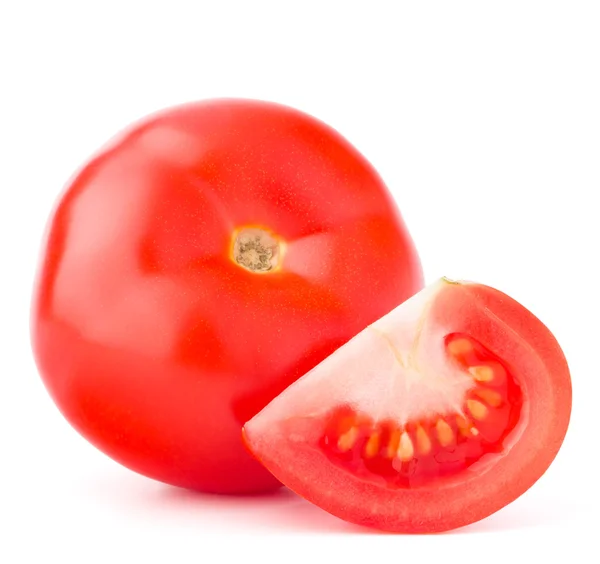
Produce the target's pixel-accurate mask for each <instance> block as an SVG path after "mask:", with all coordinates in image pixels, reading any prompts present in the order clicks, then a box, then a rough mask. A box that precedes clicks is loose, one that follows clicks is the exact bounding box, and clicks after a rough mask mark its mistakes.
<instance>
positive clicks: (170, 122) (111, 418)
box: [32, 100, 422, 492]
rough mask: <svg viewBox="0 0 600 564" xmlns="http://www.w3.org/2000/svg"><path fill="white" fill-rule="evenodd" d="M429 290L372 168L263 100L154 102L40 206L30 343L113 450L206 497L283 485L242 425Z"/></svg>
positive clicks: (302, 119)
mask: <svg viewBox="0 0 600 564" xmlns="http://www.w3.org/2000/svg"><path fill="white" fill-rule="evenodd" d="M421 286H422V273H421V268H420V264H419V260H418V257H417V255H416V252H415V249H414V247H413V243H412V241H411V239H410V237H409V235H408V233H407V231H406V229H405V227H404V224H403V222H402V220H401V218H400V215H399V213H398V210H397V208H396V206H395V205H394V202H393V201H392V198H391V197H390V195H389V193H388V191H387V190H386V188H385V186H384V184H383V182H382V180H381V179H380V177H379V176H378V175H377V173H376V172H375V171H374V169H373V168H372V166H371V165H370V164H369V163H368V162H367V161H366V160H365V158H364V157H362V156H361V155H360V154H359V153H358V152H357V151H356V149H354V148H353V147H352V146H351V145H350V144H349V143H348V142H347V141H346V140H345V139H344V138H342V137H341V136H340V135H339V134H338V133H337V132H335V131H334V130H333V129H331V128H330V127H328V126H326V125H324V124H323V123H321V122H319V121H317V120H315V119H313V118H311V117H310V116H308V115H306V114H303V113H301V112H298V111H296V110H293V109H290V108H287V107H284V106H279V105H275V104H270V103H265V102H258V101H249V100H213V101H205V102H201V103H194V104H189V105H185V106H181V107H177V108H174V109H170V110H167V111H164V112H162V113H160V114H158V115H155V116H152V117H150V118H148V119H146V120H144V121H142V122H141V123H139V124H136V125H135V126H134V127H132V128H130V129H129V130H127V131H126V132H125V133H123V134H121V135H120V136H119V137H118V138H117V139H116V140H113V141H112V142H111V143H110V144H109V145H108V146H106V147H105V148H104V149H103V150H102V151H101V152H100V153H99V154H98V155H97V156H95V157H94V158H93V159H92V160H91V161H90V162H89V163H88V164H87V165H85V166H84V167H83V169H82V170H80V171H79V173H78V174H77V175H76V177H75V178H74V179H73V180H72V182H71V183H70V185H69V186H68V189H67V190H66V191H65V193H64V194H63V196H62V198H61V200H60V202H59V204H58V206H57V208H56V210H55V211H54V214H53V216H52V218H51V221H50V224H49V229H48V232H47V238H46V241H45V243H44V249H43V255H42V262H41V267H40V271H39V275H38V280H37V283H36V288H35V293H34V302H33V311H32V338H33V348H34V351H35V356H36V360H37V363H38V366H39V369H40V372H41V374H42V377H43V380H44V382H45V385H46V386H47V388H48V390H49V392H50V394H51V395H52V397H53V398H54V401H55V402H56V404H57V405H58V407H59V409H60V410H61V411H62V413H63V414H64V416H65V417H66V418H67V419H68V420H69V421H70V423H71V424H72V425H73V426H74V427H75V428H76V429H77V430H78V431H79V432H80V433H81V434H82V435H83V436H85V437H86V438H87V439H89V440H90V441H91V442H92V443H93V444H94V445H96V446H97V447H98V448H99V449H101V450H102V451H104V452H105V453H106V454H108V455H109V456H111V457H112V458H114V459H115V460H117V461H119V462H120V463H122V464H124V465H125V466H127V467H129V468H131V469H132V470H135V471H137V472H140V473H141V474H144V475H146V476H149V477H152V478H155V479H157V480H161V481H163V482H167V483H170V484H174V485H178V486H184V487H189V488H195V489H199V490H204V491H212V492H249V491H258V490H266V489H269V488H274V487H277V486H278V485H279V482H278V481H277V480H276V479H275V478H274V477H273V476H271V475H270V474H269V473H268V472H267V471H266V470H265V469H264V468H263V467H261V466H260V464H259V463H258V462H256V461H254V460H253V459H252V458H251V456H250V455H249V454H248V453H247V452H246V451H245V449H244V447H243V444H242V440H241V427H242V425H243V423H244V422H245V421H247V420H248V419H250V418H251V417H252V416H253V415H255V414H256V413H257V412H258V411H259V410H260V409H262V408H263V407H264V406H265V405H266V404H267V403H268V402H269V401H270V400H272V399H273V398H274V397H275V396H276V395H277V394H279V393H280V392H281V391H282V390H283V389H284V388H286V387H287V386H288V385H289V384H291V383H292V382H294V381H295V380H296V379H297V378H299V377H300V376H302V375H303V374H304V373H306V372H307V371H308V370H310V369H311V368H313V367H314V366H315V365H316V364H317V363H319V362H320V361H321V360H323V359H324V358H325V357H326V356H328V355H329V354H331V353H332V352H333V351H334V350H335V349H337V348H338V347H339V346H340V345H342V344H343V343H345V342H346V341H348V339H350V338H351V337H352V336H354V335H355V334H356V333H358V332H359V331H360V330H362V329H363V328H364V327H365V326H366V325H368V324H369V323H371V322H373V321H375V320H376V319H377V318H379V317H381V316H382V315H383V314H385V313H386V312H388V311H389V310H391V309H392V308H394V307H395V306H397V305H398V304H399V303H400V302H402V301H404V300H405V299H407V298H408V297H409V296H411V295H412V294H414V293H415V292H416V291H418V290H419V289H420V288H421Z"/></svg>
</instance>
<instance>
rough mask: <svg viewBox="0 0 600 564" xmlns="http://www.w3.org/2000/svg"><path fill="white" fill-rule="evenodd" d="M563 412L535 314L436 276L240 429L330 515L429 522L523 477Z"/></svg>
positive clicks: (450, 519) (565, 385)
mask: <svg viewBox="0 0 600 564" xmlns="http://www.w3.org/2000/svg"><path fill="white" fill-rule="evenodd" d="M570 413H571V380H570V375H569V369H568V367H567V363H566V360H565V358H564V355H563V353H562V351H561V349H560V346H559V345H558V343H557V342H556V340H555V338H554V337H553V336H552V334H551V333H550V331H549V330H548V329H547V328H546V327H545V326H544V325H543V324H542V322H541V321H539V319H537V318H536V317H535V316H534V315H533V314H532V313H530V312H529V311H528V310H527V309H525V308H524V307H523V306H521V305H520V304H519V303H517V302H516V301H515V300H513V299H512V298H510V297H508V296H507V295H505V294H503V293H501V292H499V291H498V290H495V289H493V288H490V287H488V286H483V285H480V284H474V283H458V282H451V281H449V280H446V279H442V280H440V281H438V282H437V283H435V284H433V285H431V286H429V287H427V288H426V289H425V290H423V291H421V292H420V293H419V294H417V295H416V296H414V297H413V298H411V299H410V300H408V301H407V302H405V303H404V304H402V305H400V306H399V307H397V308H396V309H394V310H393V311H392V312H390V313H389V314H387V315H386V316H384V317H383V318H381V319H379V320H378V321H376V322H375V323H373V324H372V325H370V326H369V327H367V328H366V329H365V330H363V331H362V332H361V333H359V334H358V335H357V336H356V337H354V338H353V339H352V340H351V341H349V342H348V343H346V344H345V345H344V346H342V347H341V348H340V349H338V350H337V351H336V352H335V353H333V354H332V355H331V356H329V357H328V358H327V359H325V360H324V361H323V362H321V363H320V364H319V365H318V366H316V367H315V368H314V369H313V370H311V371H310V372H309V373H308V374H306V375H305V376H304V377H302V378H301V379H300V380H298V381H297V382H296V383H294V384H292V385H291V386H290V387H289V388H288V389H287V390H286V391H285V392H284V393H283V394H281V395H280V396H279V397H278V398H276V399H275V400H273V401H272V402H271V403H270V404H269V405H268V406H267V407H266V408H265V409H263V410H262V411H261V412H260V413H259V414H258V415H256V416H255V417H254V418H253V419H251V420H250V421H249V422H248V423H247V424H246V425H245V427H244V438H245V442H246V444H247V446H248V447H249V449H250V450H251V451H252V452H253V453H254V455H255V456H256V457H257V458H258V459H259V460H260V461H261V462H262V463H263V464H264V465H265V466H266V467H267V468H268V469H269V470H270V471H271V472H272V473H273V474H274V475H275V476H276V477H277V478H278V479H279V480H281V481H282V482H283V483H284V484H286V485H287V486H288V487H289V488H291V489H292V490H294V491H296V492H297V493H298V494H300V495H301V496H303V497H305V498H306V499H308V500H309V501H312V502H313V503H315V504H317V505H318V506H320V507H322V508H323V509H325V510H326V511H329V512H330V513H332V514H333V515H336V516H338V517H340V518H342V519H345V520H347V521H350V522H352V523H357V524H361V525H367V526H372V527H376V528H379V529H383V530H389V531H398V532H437V531H444V530H449V529H453V528H456V527H460V526H463V525H467V524H469V523H472V522H474V521H477V520H479V519H482V518H484V517H486V516H488V515H490V514H491V513H494V512H495V511H497V510H499V509H501V508H502V507H504V506H505V505H507V504H508V503H510V502H511V501H513V500H514V499H516V498H517V497H518V496H520V495H521V494H522V493H524V492H525V491H526V490H527V489H528V488H529V487H531V486H532V485H533V484H534V482H535V481H536V480H538V478H540V477H541V476H542V474H543V473H544V472H545V470H546V469H547V468H548V466H549V465H550V463H551V462H552V460H553V459H554V457H555V456H556V454H557V452H558V450H559V448H560V446H561V444H562V441H563V439H564V436H565V433H566V431H567V427H568V423H569V417H570Z"/></svg>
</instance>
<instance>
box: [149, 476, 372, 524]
mask: <svg viewBox="0 0 600 564" xmlns="http://www.w3.org/2000/svg"><path fill="white" fill-rule="evenodd" d="M153 502H154V503H156V504H158V505H160V506H165V507H168V508H169V509H182V510H184V511H192V512H195V511H198V512H200V513H206V512H211V513H212V512H215V514H218V515H219V518H220V519H222V520H228V521H234V522H238V523H239V525H240V526H243V525H244V524H248V523H251V524H252V527H253V528H255V529H256V528H260V529H264V530H272V531H274V532H275V531H282V532H286V533H290V532H298V533H306V532H311V533H323V534H328V533H337V534H340V533H345V534H378V531H374V530H371V529H368V528H366V527H360V526H358V525H353V524H351V523H346V522H345V521H342V520H341V519H338V518H336V517H334V516H332V515H330V514H329V513H327V512H325V511H323V510H322V509H319V508H318V507H317V506H315V505H313V504H311V503H309V502H308V501H306V500H304V499H302V498H301V497H299V496H297V495H296V494H295V493H293V492H292V491H290V490H289V489H287V488H280V489H278V490H275V491H273V492H268V493H259V494H244V495H219V494H208V493H201V492H195V491H192V490H186V489H182V488H174V487H169V486H164V487H162V488H161V489H159V490H157V491H156V495H155V497H154V500H153Z"/></svg>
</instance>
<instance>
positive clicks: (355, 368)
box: [269, 281, 474, 425]
mask: <svg viewBox="0 0 600 564" xmlns="http://www.w3.org/2000/svg"><path fill="white" fill-rule="evenodd" d="M445 284H447V282H444V281H439V282H437V283H436V284H433V285H431V286H429V287H427V288H426V289H425V290H423V291H421V292H419V293H418V294H417V295H415V296H414V297H412V298H411V299H410V300H408V301H407V302H405V303H404V304H402V305H400V306H399V307H397V308H396V309H394V310H393V311H392V312H390V313H389V314H388V315H386V316H385V317H383V318H381V319H380V320H378V321H377V322H375V323H374V324H373V325H371V326H369V327H367V328H366V329H365V330H364V331H362V332H361V333H359V334H358V335H357V336H356V337H354V338H353V339H352V340H351V341H349V342H348V343H347V344H346V345H344V346H343V347H341V348H340V349H338V350H337V351H336V352H335V353H333V354H332V355H331V356H330V357H328V358H327V359H325V360H324V361H323V362H322V363H321V364H319V365H318V366H316V367H315V368H314V369H313V370H312V371H311V373H310V377H309V378H301V379H300V380H298V381H297V382H296V383H295V384H293V385H292V386H291V388H293V390H294V392H295V393H294V394H293V395H292V397H290V396H288V394H287V393H285V392H284V394H283V396H282V397H280V400H281V401H279V400H278V401H275V402H273V403H272V404H271V406H270V408H269V411H270V414H271V416H272V417H273V418H279V417H282V418H285V414H286V413H289V412H290V410H289V409H288V405H287V401H285V400H287V399H288V398H290V400H291V401H293V402H294V412H295V413H303V414H304V415H318V414H320V413H321V412H322V411H323V409H324V408H329V407H331V404H329V403H328V404H327V405H326V406H324V401H323V398H335V399H336V400H337V401H339V402H340V403H343V404H349V405H351V406H352V407H353V408H354V409H356V410H357V411H360V412H365V413H367V414H369V415H370V416H371V417H373V419H374V420H376V421H377V420H381V419H388V418H389V419H392V420H395V421H397V422H398V424H399V425H403V424H406V423H407V422H408V421H418V420H419V419H422V418H424V417H427V416H431V415H434V414H439V415H442V416H443V415H445V414H446V413H457V414H462V413H463V412H462V406H463V403H464V398H465V393H466V391H467V390H468V389H469V388H472V387H473V385H474V381H473V378H472V377H471V376H470V375H469V374H468V372H466V371H464V370H462V369H461V368H460V367H459V366H458V364H456V363H454V362H451V361H450V359H449V357H448V353H447V352H446V349H445V343H444V337H445V336H446V335H447V334H448V333H449V332H451V328H444V327H435V326H433V324H432V323H431V322H430V319H429V316H428V312H429V308H430V305H431V303H432V301H433V300H434V299H435V296H436V294H437V293H438V291H439V290H440V289H441V288H442V287H443V285H445Z"/></svg>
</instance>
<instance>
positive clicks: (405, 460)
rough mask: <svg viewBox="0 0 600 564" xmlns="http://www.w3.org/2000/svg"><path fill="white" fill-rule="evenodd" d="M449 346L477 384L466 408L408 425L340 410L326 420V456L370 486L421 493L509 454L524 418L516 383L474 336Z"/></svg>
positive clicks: (452, 339)
mask: <svg viewBox="0 0 600 564" xmlns="http://www.w3.org/2000/svg"><path fill="white" fill-rule="evenodd" d="M444 346H445V350H446V353H447V355H448V357H449V359H448V361H449V362H452V363H456V364H457V365H458V366H459V367H460V369H461V370H463V371H464V372H466V373H468V374H470V376H471V377H472V381H473V384H472V386H471V387H470V388H469V389H468V390H467V391H466V392H465V395H464V399H463V403H462V405H457V406H456V409H455V411H454V412H448V411H445V412H439V413H435V412H433V413H431V414H430V415H428V416H426V417H422V418H419V419H418V420H409V421H407V422H406V423H404V424H399V423H398V422H397V421H395V420H392V419H389V418H385V419H382V420H377V418H374V417H372V416H368V415H366V414H365V413H361V412H359V411H357V410H355V409H354V408H353V407H352V406H351V405H344V406H341V407H339V408H337V409H335V410H333V411H332V412H330V414H329V416H328V417H326V422H325V426H324V432H323V435H322V438H321V440H320V447H321V449H322V450H323V452H324V453H325V454H326V455H327V457H328V458H329V459H330V460H331V461H332V462H334V463H335V464H337V465H340V466H342V467H344V468H345V469H347V470H348V471H350V472H352V473H353V474H355V475H359V476H361V477H363V478H365V479H368V480H371V481H374V482H377V483H381V481H382V480H383V481H384V483H385V484H386V485H387V486H388V487H392V488H414V487H419V486H423V485H426V484H429V483H430V482H432V481H433V480H437V479H441V478H445V477H451V476H452V475H455V474H458V473H460V472H462V471H464V470H465V469H466V468H468V467H470V466H472V465H474V464H477V463H478V464H487V463H489V462H490V461H491V460H493V457H494V456H500V455H502V453H503V452H504V450H505V448H506V447H507V446H508V443H509V442H510V441H511V438H510V437H511V434H513V432H515V431H518V423H519V421H520V420H521V418H522V416H523V414H522V410H521V408H522V405H523V393H522V390H521V387H520V386H519V384H518V382H517V379H516V378H515V377H514V375H513V374H511V372H510V371H509V370H508V368H507V367H506V366H505V364H504V363H503V361H502V360H501V359H500V358H498V357H497V356H496V355H494V354H493V353H492V352H491V351H490V350H488V349H486V348H485V347H484V346H483V345H482V344H481V343H479V342H477V341H476V340H475V339H473V338H471V337H469V336H467V335H461V334H452V335H448V336H446V338H445V343H444ZM423 377H424V378H427V376H425V375H424V376H423ZM431 385H432V386H435V382H433V381H432V382H431ZM407 393H410V389H408V390H407ZM415 399H416V398H415ZM401 415H402V414H398V419H400V418H401Z"/></svg>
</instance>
